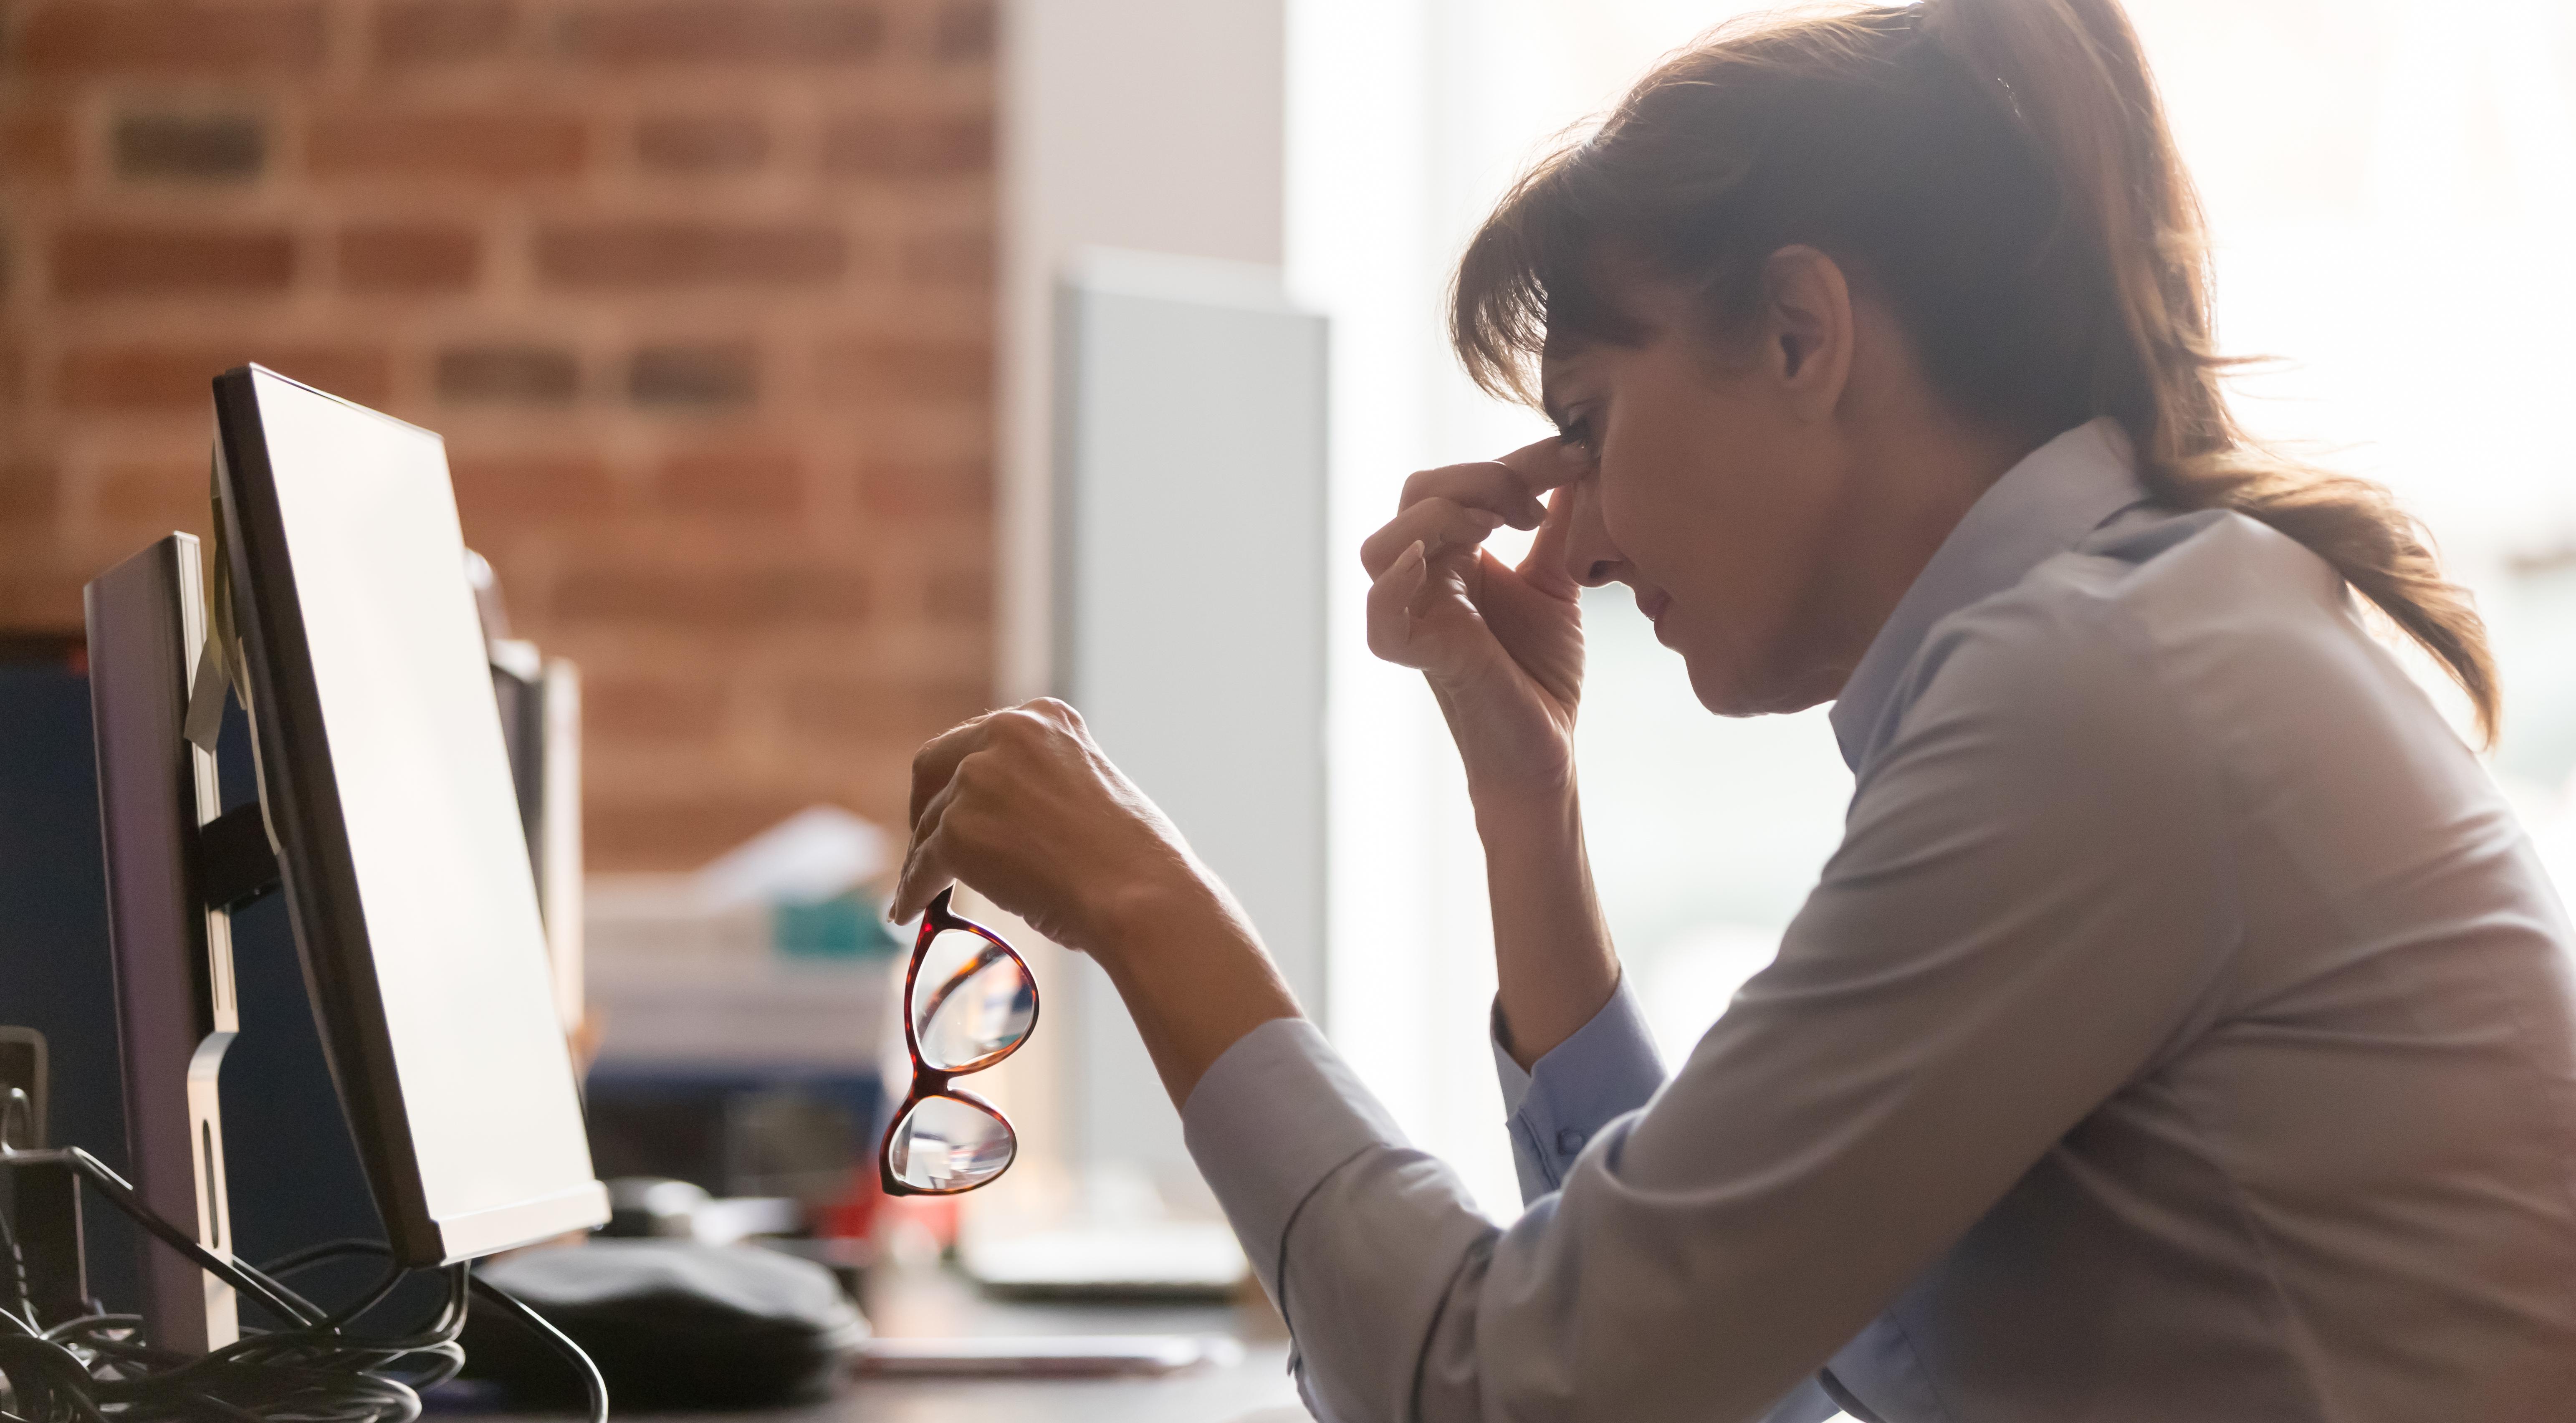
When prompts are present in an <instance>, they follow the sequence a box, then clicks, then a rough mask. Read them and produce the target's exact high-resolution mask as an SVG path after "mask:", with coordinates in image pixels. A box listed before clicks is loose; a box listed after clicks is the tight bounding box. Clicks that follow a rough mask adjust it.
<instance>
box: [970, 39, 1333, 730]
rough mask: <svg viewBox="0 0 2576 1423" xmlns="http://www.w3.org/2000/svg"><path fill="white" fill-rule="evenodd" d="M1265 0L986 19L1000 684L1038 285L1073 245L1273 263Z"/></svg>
mask: <svg viewBox="0 0 2576 1423" xmlns="http://www.w3.org/2000/svg"><path fill="white" fill-rule="evenodd" d="M1282 27H1283V21H1282V18H1281V0H1010V3H1008V4H1007V5H1006V6H1005V13H1004V15H1003V17H1002V47H1003V53H1002V83H1003V90H1002V104H1001V108H1002V141H1001V162H1002V221H1001V232H1002V253H1001V256H1002V292H1001V297H1002V310H1001V328H1002V329H1001V338H1002V340H1001V349H1002V372H1001V375H1002V384H1001V400H1000V402H999V403H1000V420H1001V430H1000V437H1001V467H1000V470H999V471H998V474H999V487H1000V495H1001V523H1002V531H1001V539H1002V542H1001V553H1002V590H1001V591H1002V610H1001V620H1000V621H1001V627H1000V632H999V643H1000V645H999V647H998V649H997V655H998V659H999V666H998V668H997V672H998V677H999V684H1000V687H1001V691H1002V695H1003V696H1005V697H1009V698H1013V699H1018V698H1025V697H1030V696H1035V695H1038V694H1039V693H1040V692H1043V691H1045V690H1046V689H1047V687H1048V686H1049V685H1050V681H1049V675H1048V668H1047V665H1046V664H1047V647H1048V626H1049V621H1048V612H1047V605H1046V600H1047V590H1048V587H1049V586H1050V585H1049V574H1048V572H1047V568H1046V564H1047V553H1048V539H1049V537H1050V535H1049V530H1050V528H1051V527H1052V525H1051V522H1050V516H1049V513H1048V510H1047V495H1046V490H1047V480H1048V459H1049V449H1048V441H1049V438H1050V436H1049V429H1050V425H1049V416H1050V410H1051V403H1052V401H1053V398H1054V375H1053V372H1052V369H1051V356H1052V352H1053V351H1054V349H1055V344H1056V343H1055V338H1054V332H1053V325H1052V322H1053V296H1052V288H1053V285H1054V282H1055V280H1056V278H1057V277H1058V276H1059V275H1060V274H1061V273H1062V272H1063V270H1064V267H1065V264H1066V262H1067V261H1068V260H1069V259H1070V258H1072V256H1073V255H1074V254H1075V253H1077V252H1079V251H1081V250H1082V249H1084V248H1087V247H1117V248H1126V249H1130V250H1133V251H1139V252H1165V253H1172V254H1175V255H1179V256H1188V257H1218V258H1225V259H1228V260H1232V261H1237V262H1260V263H1267V264H1272V265H1276V264H1277V263H1278V261H1279V256H1280V248H1281V233H1280V214H1281V211H1282V204H1283V201H1284V198H1283V169H1282V163H1283V159H1282V152H1281V149H1282V135H1283V132H1284V127H1285V122H1284V118H1283V113H1282V105H1283V100H1282V97H1281V96H1282V93H1283V86H1284V79H1283V71H1284V56H1283V54H1282V47H1283V28H1282Z"/></svg>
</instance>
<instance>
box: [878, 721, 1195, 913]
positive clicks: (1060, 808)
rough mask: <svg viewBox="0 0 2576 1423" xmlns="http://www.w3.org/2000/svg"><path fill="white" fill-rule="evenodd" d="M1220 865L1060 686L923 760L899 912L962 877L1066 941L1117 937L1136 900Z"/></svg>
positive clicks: (1176, 889)
mask: <svg viewBox="0 0 2576 1423" xmlns="http://www.w3.org/2000/svg"><path fill="white" fill-rule="evenodd" d="M1207 879H1208V875H1207V872H1206V870H1205V869H1204V868H1203V867H1201V866H1200V865H1199V863H1198V861H1197V860H1196V858H1194V857H1193V856H1192V855H1191V854H1190V851H1189V847H1188V845H1187V844H1185V843H1184V842H1183V841H1182V839H1181V835H1180V832H1179V831H1178V830H1176V829H1174V828H1173V826H1172V823H1171V821H1170V820H1168V819H1166V818H1164V815H1163V813H1162V811H1161V810H1159V809H1157V808H1156V807H1155V805H1154V803H1153V802H1152V801H1150V800H1148V799H1146V798H1145V793H1144V792H1142V791H1140V790H1138V789H1136V786H1135V783H1134V782H1132V781H1130V780H1128V779H1127V777H1126V776H1124V775H1123V774H1121V773H1120V772H1119V770H1118V768H1117V767H1116V766H1114V765H1111V764H1110V761H1109V758H1108V757H1107V756H1105V755H1103V754H1101V750H1100V748H1099V746H1097V745H1096V744H1094V743H1093V741H1092V739H1091V733H1090V732H1089V730H1088V729H1086V728H1085V727H1084V726H1083V724H1082V715H1081V713H1079V712H1076V711H1075V710H1074V709H1073V708H1072V707H1069V706H1067V705H1065V704H1064V703H1063V702H1060V701H1057V700H1055V699H1054V698H1052V697H1042V698H1040V699H1038V700H1037V701H1033V702H1029V703H1027V704H1025V705H1022V706H1018V707H1010V708H1006V709H1004V710H1001V711H995V712H987V713H985V714H984V715H982V716H980V717H977V718H975V719H974V720H973V721H969V722H966V723H965V724H963V725H961V726H958V727H955V728H953V729H951V730H949V731H948V732H946V733H945V734H943V735H941V736H939V737H937V738H936V739H934V740H932V741H931V742H930V743H929V744H928V745H926V746H924V747H922V748H921V751H920V754H918V755H916V756H915V757H913V761H912V844H911V848H910V849H909V850H908V851H907V853H906V854H905V856H904V864H903V874H902V877H901V878H900V879H899V880H898V881H897V882H896V884H895V892H894V903H893V905H892V908H891V914H890V917H891V918H893V919H895V920H898V921H902V920H908V919H911V918H912V917H913V916H915V915H917V914H919V913H921V911H922V909H923V908H924V906H926V905H928V904H929V903H930V900H931V897H932V896H934V895H936V894H937V893H938V892H939V891H940V890H941V889H943V888H945V887H946V886H947V885H948V884H949V882H950V881H952V880H958V881H963V882H964V883H966V884H969V885H972V886H974V888H975V889H976V890H977V891H978V892H980V893H982V894H983V895H984V896H985V897H987V898H989V899H991V900H992V901H993V902H994V903H995V904H997V905H999V906H1001V907H1002V908H1003V909H1006V910H1008V911H1010V912H1011V913H1013V914H1015V915H1018V916H1019V917H1020V918H1021V919H1022V920H1025V921H1026V922H1027V923H1028V925H1029V927H1031V928H1033V929H1035V930H1037V931H1038V932H1039V933H1041V934H1044V935H1046V936H1047V937H1048V938H1050V939H1053V940H1054V941H1055V942H1057V943H1059V944H1062V945H1064V946H1065V947H1066V948H1070V949H1078V950H1081V951H1083V952H1085V953H1096V952H1099V951H1100V950H1102V949H1104V948H1108V947H1110V946H1112V945H1113V944H1114V943H1115V941H1116V939H1117V937H1118V935H1117V925H1118V923H1119V921H1120V920H1121V919H1122V918H1123V917H1125V913H1126V911H1127V910H1128V909H1130V908H1131V907H1134V906H1136V905H1138V904H1140V903H1141V902H1144V901H1148V900H1153V899H1157V898H1167V897H1170V896H1173V895H1176V894H1179V895H1186V894H1188V893H1190V892H1191V891H1193V890H1198V891H1204V889H1205V888H1206V884H1205V882H1206V880H1207Z"/></svg>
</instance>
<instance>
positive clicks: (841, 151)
mask: <svg viewBox="0 0 2576 1423" xmlns="http://www.w3.org/2000/svg"><path fill="white" fill-rule="evenodd" d="M992 170H993V118H992V115H990V114H956V115H932V116H928V117H923V116H918V115H907V114H854V115H851V116H850V117H847V118H842V119H836V120H834V121H833V122H832V123H831V124H829V125H827V126H826V127H825V128H824V130H823V171H824V172H826V173H837V174H841V175H844V176H849V177H869V178H946V177H955V176H958V175H960V174H967V175H973V174H982V173H989V172H991V171H992Z"/></svg>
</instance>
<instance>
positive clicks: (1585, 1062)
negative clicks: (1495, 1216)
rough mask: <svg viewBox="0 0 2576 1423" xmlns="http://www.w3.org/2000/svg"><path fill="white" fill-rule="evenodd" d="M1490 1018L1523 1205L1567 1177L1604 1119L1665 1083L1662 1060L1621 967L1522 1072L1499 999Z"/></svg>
mask: <svg viewBox="0 0 2576 1423" xmlns="http://www.w3.org/2000/svg"><path fill="white" fill-rule="evenodd" d="M1492 1023H1493V1027H1492V1039H1493V1049H1494V1075H1495V1076H1496V1077H1497V1078H1499V1079H1500V1080H1501V1082H1502V1088H1503V1120H1504V1124H1505V1126H1506V1128H1507V1129H1508V1130H1509V1131H1510V1133H1511V1139H1512V1168H1513V1169H1514V1170H1515V1171H1516V1172H1518V1173H1519V1176H1520V1184H1521V1204H1523V1205H1527V1204H1529V1203H1531V1202H1533V1201H1535V1200H1537V1199H1538V1198H1539V1197H1541V1196H1544V1195H1546V1194H1547V1193H1548V1192H1550V1191H1553V1190H1556V1189H1557V1188H1558V1187H1560V1186H1563V1185H1564V1184H1565V1173H1566V1170H1567V1168H1569V1167H1571V1166H1573V1165H1574V1158H1576V1157H1577V1156H1580V1155H1582V1154H1583V1148H1584V1147H1585V1146H1586V1145H1589V1144H1590V1143H1591V1141H1592V1138H1593V1137H1595V1136H1598V1135H1600V1132H1601V1129H1602V1128H1603V1127H1606V1126H1608V1125H1609V1124H1610V1123H1611V1122H1613V1121H1615V1120H1617V1119H1618V1118H1620V1117H1622V1116H1625V1115H1626V1114H1628V1113H1630V1112H1633V1111H1636V1110H1637V1109H1638V1108H1640V1107H1643V1106H1644V1105H1646V1102H1647V1100H1648V1099H1649V1098H1651V1097H1653V1096H1654V1095H1655V1089H1656V1088H1658V1087H1661V1086H1663V1085H1664V1064H1663V1059H1662V1058H1660V1057H1658V1056H1656V1054H1655V1038H1654V1034H1653V1033H1651V1032H1649V1031H1648V1030H1647V1028H1646V1016H1645V1014H1644V1013H1642V1012H1640V1011H1639V1010H1638V1008H1637V997H1636V995H1635V994H1634V993H1631V992H1630V991H1629V989H1628V980H1627V978H1626V976H1625V975H1622V976H1621V978H1620V980H1619V986H1618V988H1617V989H1616V990H1615V991H1613V992H1612V993H1611V995H1610V1001H1609V1002H1607V1003H1604V1004H1602V1005H1601V1011H1600V1012H1598V1013H1595V1014H1593V1015H1592V1018H1591V1021H1589V1022H1587V1023H1585V1024H1584V1025H1583V1026H1582V1027H1580V1028H1577V1029H1575V1030H1574V1035H1573V1036H1571V1037H1569V1038H1567V1039H1566V1040H1565V1041H1563V1042H1561V1043H1558V1044H1557V1045H1556V1046H1555V1047H1552V1048H1550V1049H1548V1051H1547V1054H1546V1056H1544V1057H1541V1058H1540V1059H1539V1060H1538V1061H1537V1062H1534V1063H1532V1064H1530V1068H1529V1070H1528V1071H1526V1072H1524V1071H1522V1070H1521V1065H1520V1064H1519V1063H1517V1062H1514V1061H1512V1055H1511V1052H1510V1051H1509V1050H1508V1049H1507V1048H1506V1047H1505V1046H1504V1041H1505V1037H1504V1024H1503V1019H1502V1005H1501V1004H1500V1003H1499V1002H1497V1003H1496V1004H1495V1005H1494V1014H1493V1019H1492Z"/></svg>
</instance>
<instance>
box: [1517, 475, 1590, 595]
mask: <svg viewBox="0 0 2576 1423" xmlns="http://www.w3.org/2000/svg"><path fill="white" fill-rule="evenodd" d="M1573 524H1574V489H1573V487H1572V486H1570V485H1568V486H1562V487H1560V488H1558V489H1556V490H1555V491H1554V492H1552V493H1550V494H1549V495H1548V496H1547V517H1546V518H1544V519H1541V520H1539V525H1538V537H1536V538H1534V539H1531V540H1530V546H1529V552H1528V553H1526V554H1523V555H1522V556H1521V562H1520V568H1519V570H1518V572H1519V573H1520V576H1521V582H1522V583H1524V584H1526V585H1527V586H1528V587H1529V588H1531V589H1532V590H1533V591H1536V592H1540V593H1545V594H1547V595H1549V596H1550V597H1554V598H1562V599H1564V600H1566V601H1567V602H1572V601H1573V600H1574V599H1576V598H1578V597H1580V596H1581V595H1582V593H1583V586H1582V585H1581V584H1579V583H1577V582H1575V581H1574V575H1573V574H1571V573H1569V572H1567V571H1566V567H1565V546H1566V541H1567V540H1568V538H1569V537H1570V536H1571V535H1570V530H1571V529H1572V527H1573Z"/></svg>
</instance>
